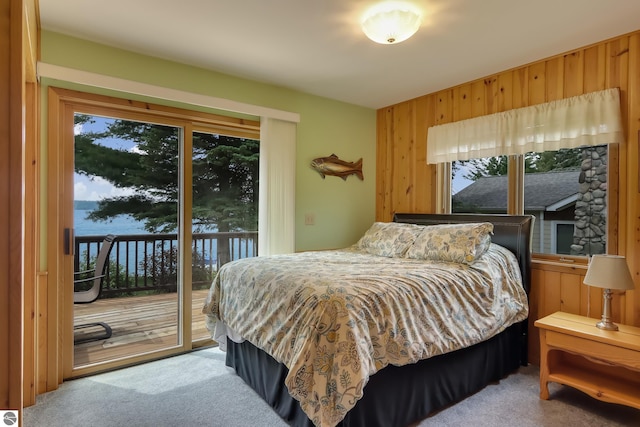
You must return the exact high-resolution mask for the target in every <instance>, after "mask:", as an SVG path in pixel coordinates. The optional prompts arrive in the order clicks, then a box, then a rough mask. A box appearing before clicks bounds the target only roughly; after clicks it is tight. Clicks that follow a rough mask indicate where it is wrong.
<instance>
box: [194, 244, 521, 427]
mask: <svg viewBox="0 0 640 427" xmlns="http://www.w3.org/2000/svg"><path fill="white" fill-rule="evenodd" d="M203 313H204V314H206V316H207V319H206V321H207V327H208V328H209V330H210V331H211V332H212V334H213V333H214V329H215V327H216V325H218V324H220V325H221V326H224V325H226V326H227V327H229V328H231V329H232V330H233V331H234V332H236V333H237V334H238V335H240V336H241V337H243V338H244V339H246V340H248V341H250V342H251V343H252V344H254V345H255V346H257V347H259V348H261V349H263V350H264V351H266V352H267V353H269V354H270V355H272V356H273V357H274V358H275V359H276V360H278V361H279V362H281V363H283V364H284V365H285V366H287V368H288V369H289V374H288V376H287V378H286V380H285V384H286V386H287V388H288V390H289V393H290V394H291V395H292V396H293V397H294V398H295V399H297V400H299V401H300V403H301V407H302V409H303V410H304V411H305V413H306V414H307V415H308V416H309V418H310V419H311V420H312V421H313V423H314V424H315V425H316V426H321V427H325V426H335V425H336V424H337V423H339V422H340V421H341V420H342V419H343V418H344V416H345V415H346V413H347V412H348V411H349V409H351V408H352V407H353V406H354V405H355V404H356V402H357V401H358V399H360V398H361V397H362V393H363V388H364V386H365V385H366V383H367V381H368V379H369V377H370V376H371V375H373V374H374V373H375V372H377V371H379V370H380V369H382V368H384V367H385V366H386V365H388V364H393V365H405V364H409V363H414V362H416V361H418V360H421V359H425V358H428V357H431V356H435V355H438V354H442V353H447V352H450V351H453V350H456V349H459V348H463V347H467V346H470V345H473V344H475V343H477V342H480V341H483V340H486V339H488V338H490V337H492V336H494V335H496V334H497V333H499V332H501V331H502V330H504V329H505V328H506V327H507V326H509V325H511V324H512V323H514V322H517V321H520V320H524V319H525V318H526V317H527V315H528V304H527V297H526V294H525V292H524V290H523V288H522V283H521V276H520V270H519V268H518V264H517V261H516V259H515V257H514V256H513V254H511V253H510V252H509V251H508V250H507V249H504V248H502V247H501V246H498V245H495V244H491V247H490V249H489V251H488V252H487V253H485V254H484V255H483V256H482V257H481V258H480V259H478V260H477V261H475V262H474V263H472V264H471V265H463V264H455V263H446V262H430V261H424V260H411V259H407V258H386V257H380V256H375V255H370V254H367V253H364V252H360V251H358V250H357V249H356V248H355V247H354V248H346V249H342V250H335V251H319V252H304V253H297V254H291V255H275V256H269V257H256V258H249V259H242V260H238V261H234V262H231V263H228V264H226V265H224V266H223V267H222V268H221V269H220V271H219V273H218V275H217V277H216V278H215V279H214V282H213V284H212V286H211V289H210V291H209V295H208V298H207V300H206V302H205V306H204V308H203Z"/></svg>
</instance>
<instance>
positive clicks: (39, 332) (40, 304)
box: [35, 272, 49, 394]
mask: <svg viewBox="0 0 640 427" xmlns="http://www.w3.org/2000/svg"><path fill="white" fill-rule="evenodd" d="M47 279H48V276H47V273H46V272H40V273H38V276H37V281H36V372H35V383H36V394H42V393H46V392H47V391H49V388H48V387H47V384H48V371H47V367H48V366H49V363H48V358H47V355H48V354H49V344H48V339H49V336H48V333H47V324H48V323H49V318H48V315H47V313H48V311H47V306H48V305H47V301H48V294H47V287H48V286H47Z"/></svg>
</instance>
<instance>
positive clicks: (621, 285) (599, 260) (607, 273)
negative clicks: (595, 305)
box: [584, 255, 633, 331]
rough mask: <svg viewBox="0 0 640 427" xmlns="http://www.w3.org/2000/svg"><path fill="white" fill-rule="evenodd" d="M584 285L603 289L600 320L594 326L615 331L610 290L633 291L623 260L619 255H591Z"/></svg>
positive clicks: (629, 275) (631, 280)
mask: <svg viewBox="0 0 640 427" xmlns="http://www.w3.org/2000/svg"><path fill="white" fill-rule="evenodd" d="M584 284H585V285H589V286H595V287H598V288H604V294H603V298H604V306H603V308H602V320H601V321H599V322H598V323H597V324H596V326H597V327H598V328H600V329H605V330H607V331H617V330H618V325H616V324H615V323H613V322H612V321H611V289H621V290H622V289H633V279H632V278H631V273H630V272H629V267H628V266H627V261H626V260H625V258H624V257H623V256H619V255H593V256H592V257H591V262H589V268H588V269H587V275H586V276H585V277H584Z"/></svg>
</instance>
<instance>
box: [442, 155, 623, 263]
mask: <svg viewBox="0 0 640 427" xmlns="http://www.w3.org/2000/svg"><path fill="white" fill-rule="evenodd" d="M612 147H615V145H599V146H593V147H583V148H570V149H561V150H557V151H544V152H540V153H535V152H531V153H527V154H525V155H524V156H512V157H513V158H514V159H520V160H521V161H522V163H523V167H522V168H516V170H514V171H512V172H511V171H510V170H509V168H508V164H509V161H508V160H509V157H508V156H498V157H487V158H481V159H472V160H468V161H454V162H452V165H451V171H452V181H451V211H452V212H454V213H461V212H469V213H513V214H523V213H524V214H530V215H533V216H535V218H536V220H535V223H534V232H533V240H532V246H533V251H534V252H537V253H544V254H558V255H572V256H587V255H594V254H602V253H606V251H607V230H608V219H607V218H608V209H607V206H609V205H611V202H610V201H609V197H608V196H609V193H610V191H609V182H608V174H609V162H608V157H609V149H614V148H612ZM509 173H512V174H513V175H516V176H515V177H514V179H510V178H509ZM517 175H520V176H517ZM520 182H522V183H523V184H522V185H518V184H517V183H520ZM510 183H513V184H511V185H512V187H515V188H509V185H510ZM510 194H512V195H513V196H512V197H514V198H515V199H519V198H520V197H521V196H522V198H523V200H524V205H523V207H522V208H521V209H517V208H516V209H515V210H514V209H511V210H512V211H510V210H509V205H508V198H509V195H510ZM515 206H517V204H516V205H515Z"/></svg>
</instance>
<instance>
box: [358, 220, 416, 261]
mask: <svg viewBox="0 0 640 427" xmlns="http://www.w3.org/2000/svg"><path fill="white" fill-rule="evenodd" d="M423 229H424V227H422V226H419V225H415V224H404V223H398V222H374V223H373V225H372V226H371V227H370V228H369V229H368V230H367V231H366V232H365V233H364V235H363V236H362V238H360V240H359V241H358V243H356V246H357V247H358V248H360V249H362V250H363V251H365V252H368V253H370V254H372V255H378V256H385V257H390V258H392V257H403V256H404V254H405V253H406V252H407V249H409V246H411V244H412V243H413V241H414V240H415V239H416V236H418V234H420V232H421V231H422V230H423Z"/></svg>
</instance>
